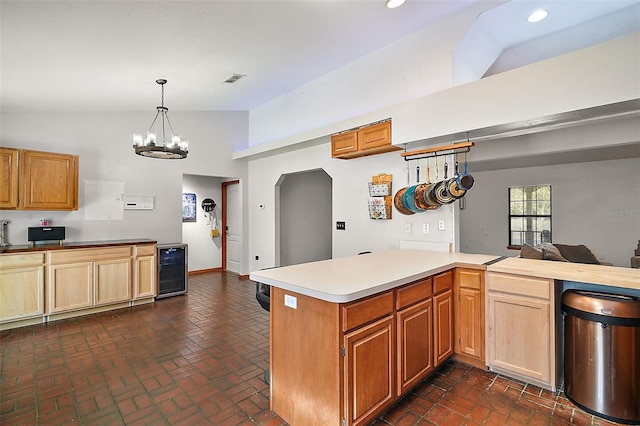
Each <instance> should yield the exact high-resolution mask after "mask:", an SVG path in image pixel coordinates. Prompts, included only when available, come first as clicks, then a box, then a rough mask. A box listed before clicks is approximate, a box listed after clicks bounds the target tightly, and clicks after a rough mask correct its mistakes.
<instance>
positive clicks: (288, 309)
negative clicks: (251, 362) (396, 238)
mask: <svg viewBox="0 0 640 426" xmlns="http://www.w3.org/2000/svg"><path fill="white" fill-rule="evenodd" d="M452 286H453V272H452V271H448V272H445V273H443V274H439V275H438V276H436V277H433V278H432V277H427V278H425V279H421V280H418V281H416V282H413V283H410V284H407V285H404V286H402V287H399V288H397V289H392V290H387V291H384V292H382V293H379V294H376V295H373V296H370V297H367V298H364V299H361V300H357V301H354V302H349V303H331V302H327V301H324V300H320V299H316V298H313V297H310V296H305V295H302V294H299V293H295V292H291V291H288V290H283V289H281V288H278V287H272V288H271V311H270V315H271V317H270V326H271V329H270V336H271V341H270V344H271V350H270V363H269V365H270V373H271V409H272V411H274V412H276V413H277V414H278V415H279V416H280V417H282V418H283V419H284V420H285V421H286V422H287V423H289V424H296V425H297V424H300V425H318V426H324V425H328V424H341V425H345V426H347V425H364V424H369V423H371V422H372V421H373V420H375V418H376V417H377V416H379V415H380V413H381V412H383V411H384V410H385V409H387V408H388V407H389V406H391V404H393V403H394V402H395V401H397V400H398V398H400V397H402V396H403V395H406V394H407V392H409V391H410V389H411V388H413V387H414V386H415V385H416V384H417V383H419V382H420V381H421V380H422V379H424V378H425V377H426V376H427V375H428V374H429V373H431V372H432V371H433V369H434V368H435V365H436V363H438V362H443V361H444V360H445V359H446V358H447V357H448V356H449V355H451V354H452V353H453V330H452V329H451V327H452V326H453V300H452ZM436 290H437V292H438V293H437V294H436V295H435V296H434V293H435V292H436ZM285 300H287V304H286V305H285ZM436 300H437V302H436ZM436 324H437V325H436ZM434 348H436V350H435V351H434ZM300 378H304V379H303V380H301V379H300Z"/></svg>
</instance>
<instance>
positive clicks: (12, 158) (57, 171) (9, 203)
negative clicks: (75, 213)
mask: <svg viewBox="0 0 640 426" xmlns="http://www.w3.org/2000/svg"><path fill="white" fill-rule="evenodd" d="M0 158H1V160H2V170H3V175H2V188H1V189H0V208H2V209H18V210H78V169H79V161H78V156H77V155H69V154H58V153H51V152H42V151H31V150H26V149H13V148H2V149H1V151H0Z"/></svg>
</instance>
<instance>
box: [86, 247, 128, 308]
mask: <svg viewBox="0 0 640 426" xmlns="http://www.w3.org/2000/svg"><path fill="white" fill-rule="evenodd" d="M94 285H95V304H96V305H103V304H106V303H114V302H124V301H127V300H129V299H131V259H130V258H126V259H116V260H105V261H98V262H95V283H94Z"/></svg>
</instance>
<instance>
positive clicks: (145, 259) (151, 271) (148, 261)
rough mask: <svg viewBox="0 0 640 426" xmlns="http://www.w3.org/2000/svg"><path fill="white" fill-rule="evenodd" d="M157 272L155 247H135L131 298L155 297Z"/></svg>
mask: <svg viewBox="0 0 640 426" xmlns="http://www.w3.org/2000/svg"><path fill="white" fill-rule="evenodd" d="M157 270H158V265H157V257H156V246H155V245H146V246H142V245H140V246H137V247H136V254H135V263H134V279H133V298H134V299H142V298H148V297H155V296H156V294H157V291H158V290H157V288H156V283H157V278H156V272H157Z"/></svg>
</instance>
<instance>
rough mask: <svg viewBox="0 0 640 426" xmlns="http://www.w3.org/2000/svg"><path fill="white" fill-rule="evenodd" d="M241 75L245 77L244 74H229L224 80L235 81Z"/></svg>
mask: <svg viewBox="0 0 640 426" xmlns="http://www.w3.org/2000/svg"><path fill="white" fill-rule="evenodd" d="M242 77H246V76H245V75H244V74H231V75H230V76H229V77H227V79H226V80H225V81H224V82H225V83H235V82H236V81H238V80H240V79H241V78H242Z"/></svg>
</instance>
